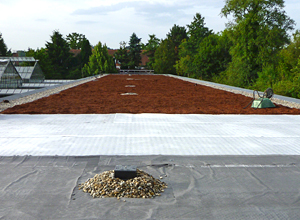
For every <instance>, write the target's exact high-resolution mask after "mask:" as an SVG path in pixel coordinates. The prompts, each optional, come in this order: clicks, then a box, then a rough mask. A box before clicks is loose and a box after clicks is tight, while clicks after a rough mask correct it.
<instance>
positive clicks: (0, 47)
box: [0, 32, 8, 57]
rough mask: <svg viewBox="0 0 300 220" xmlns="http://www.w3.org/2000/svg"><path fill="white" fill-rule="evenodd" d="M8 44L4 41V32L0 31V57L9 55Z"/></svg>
mask: <svg viewBox="0 0 300 220" xmlns="http://www.w3.org/2000/svg"><path fill="white" fill-rule="evenodd" d="M7 52H8V51H7V46H6V44H5V43H4V39H3V37H2V33H1V32H0V57H1V56H3V57H5V56H7Z"/></svg>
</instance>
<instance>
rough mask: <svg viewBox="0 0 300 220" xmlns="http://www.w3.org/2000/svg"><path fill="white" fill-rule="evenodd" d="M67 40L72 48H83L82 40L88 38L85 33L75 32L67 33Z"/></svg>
mask: <svg viewBox="0 0 300 220" xmlns="http://www.w3.org/2000/svg"><path fill="white" fill-rule="evenodd" d="M66 40H67V42H68V44H69V46H70V48H71V49H81V46H82V42H83V41H84V40H86V38H85V36H84V35H83V34H78V33H76V32H73V33H72V34H68V35H67V37H66Z"/></svg>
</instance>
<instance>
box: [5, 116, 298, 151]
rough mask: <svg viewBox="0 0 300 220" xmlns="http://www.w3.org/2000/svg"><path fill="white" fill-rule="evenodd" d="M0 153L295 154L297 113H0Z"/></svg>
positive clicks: (296, 148)
mask: <svg viewBox="0 0 300 220" xmlns="http://www.w3.org/2000/svg"><path fill="white" fill-rule="evenodd" d="M0 124H1V127H2V128H5V129H1V130H0V143H2V144H1V145H0V155H2V156H13V155H34V156H53V155H59V156H87V155H300V145H299V143H300V116H299V115H192V114H191V115H170V114H100V115H0Z"/></svg>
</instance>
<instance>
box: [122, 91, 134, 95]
mask: <svg viewBox="0 0 300 220" xmlns="http://www.w3.org/2000/svg"><path fill="white" fill-rule="evenodd" d="M121 95H137V93H134V92H126V93H121Z"/></svg>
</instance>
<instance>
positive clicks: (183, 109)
mask: <svg viewBox="0 0 300 220" xmlns="http://www.w3.org/2000/svg"><path fill="white" fill-rule="evenodd" d="M128 85H130V86H128ZM133 85H134V86H135V87H133ZM126 93H127V94H133V93H136V94H137V95H121V94H126ZM251 100H252V99H251V98H249V97H245V96H243V95H239V94H234V93H230V92H226V91H223V90H218V89H213V88H210V87H206V86H201V85H196V84H194V83H190V82H186V81H183V80H179V79H175V78H172V77H168V76H162V75H131V76H129V75H108V76H105V77H102V78H100V79H97V80H94V81H91V82H88V83H85V84H81V85H79V86H76V87H73V88H71V89H67V90H64V91H61V92H60V93H58V94H54V95H51V96H49V97H44V98H41V99H38V100H36V101H33V102H31V103H26V104H23V105H18V106H14V107H13V108H10V109H7V110H5V111H3V112H1V114H109V113H167V114H300V109H294V108H289V107H285V106H282V105H276V108H268V109H253V108H250V107H248V108H246V109H243V108H244V107H245V106H246V105H247V104H248V103H249V102H250V101H251Z"/></svg>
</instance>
